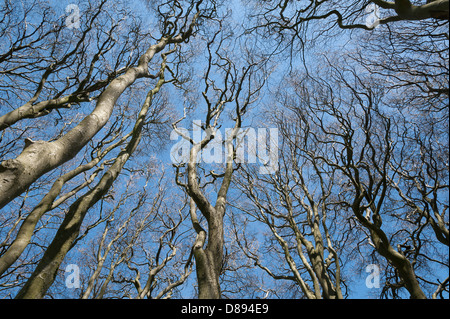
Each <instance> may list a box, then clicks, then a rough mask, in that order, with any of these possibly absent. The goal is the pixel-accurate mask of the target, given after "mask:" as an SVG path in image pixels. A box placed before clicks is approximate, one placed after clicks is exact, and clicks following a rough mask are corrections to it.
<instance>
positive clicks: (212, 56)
mask: <svg viewBox="0 0 450 319" xmlns="http://www.w3.org/2000/svg"><path fill="white" fill-rule="evenodd" d="M221 31H222V23H221V22H219V30H218V31H217V32H216V33H215V35H214V36H213V37H212V38H211V40H210V41H209V42H208V44H207V51H208V56H207V58H208V68H207V70H206V73H205V75H204V78H203V81H204V90H203V92H202V96H203V99H204V104H205V107H206V112H205V117H204V120H203V121H202V123H201V124H200V125H201V127H199V128H198V130H202V131H204V135H203V136H202V138H201V139H200V140H194V139H193V138H191V137H190V136H187V135H186V134H185V133H183V132H182V131H181V130H179V128H178V125H179V123H180V122H181V121H182V120H183V119H184V118H185V117H186V113H185V115H184V116H183V118H181V119H179V120H178V121H176V122H175V123H174V124H173V128H174V130H175V131H176V132H177V133H178V134H179V135H180V136H182V137H183V138H184V139H185V140H186V141H188V143H189V144H190V145H191V147H190V151H189V159H188V161H187V167H186V165H185V164H186V163H183V164H179V165H175V166H176V170H177V177H176V178H177V184H178V185H180V186H181V187H182V188H183V189H184V190H185V191H186V193H187V194H188V195H189V197H190V203H189V205H190V206H189V207H190V216H191V221H192V225H193V228H194V230H195V231H196V233H197V238H196V241H195V245H194V250H193V252H194V257H195V264H196V272H197V281H198V297H199V298H201V299H204V298H208V299H217V298H220V297H221V289H220V280H219V278H220V275H221V273H222V271H223V266H224V255H223V254H224V217H225V212H226V198H227V194H228V191H229V187H230V183H231V177H232V174H233V172H234V170H235V167H233V164H234V158H235V156H236V154H235V152H236V149H235V146H234V141H235V140H236V137H237V135H238V132H239V130H240V128H241V127H242V123H243V116H244V115H245V114H246V112H247V110H248V108H249V106H250V105H251V104H252V103H254V102H255V100H257V98H258V93H259V92H260V90H261V88H262V86H263V85H264V81H263V80H261V77H260V76H259V75H257V73H259V72H258V70H259V71H261V67H260V66H258V62H259V61H250V62H249V63H248V64H247V65H244V67H242V71H240V70H239V68H238V66H237V65H236V64H235V63H234V62H233V61H232V59H231V58H229V57H228V56H227V52H226V51H225V50H223V49H222V46H225V44H224V43H225V42H226V41H227V33H225V36H224V35H223V34H221V33H220V32H221ZM216 42H217V43H218V44H217V43H216ZM213 72H216V73H217V74H220V73H219V72H222V73H223V75H222V79H220V80H216V76H217V75H216V74H214V73H213ZM219 81H220V82H219ZM217 83H223V84H222V86H219V85H218V84H217ZM229 104H234V108H233V113H232V117H231V121H232V123H233V124H232V125H233V127H232V129H231V130H230V131H229V132H227V134H226V136H225V140H224V141H219V143H222V142H223V145H224V147H225V154H226V155H225V157H226V158H225V168H224V171H223V173H217V172H215V171H214V170H211V171H210V172H209V173H206V172H205V173H204V174H202V175H203V182H202V179H201V177H200V176H201V175H200V173H199V168H200V167H201V163H198V157H199V155H200V154H201V152H202V151H205V149H206V148H207V146H208V144H210V143H211V144H212V143H214V138H215V137H216V136H217V134H218V133H220V132H218V130H219V128H220V127H221V126H222V123H224V120H223V119H222V117H223V113H224V111H225V110H226V107H227V105H229ZM185 111H186V110H185ZM194 125H199V124H197V123H194ZM219 147H222V145H220V144H219ZM221 160H223V157H222V159H221ZM182 169H183V170H182ZM204 170H205V169H202V171H204ZM182 176H185V179H186V181H183V180H182ZM210 184H211V185H217V187H218V191H217V196H216V198H214V199H212V198H209V197H210V196H208V195H207V194H208V193H207V187H208V186H209V185H210ZM213 201H214V202H215V204H212V203H213ZM197 209H198V210H200V212H201V216H202V217H204V218H205V219H206V229H205V228H204V227H203V226H202V223H201V219H199V217H198V215H197ZM205 244H206V247H205Z"/></svg>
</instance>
